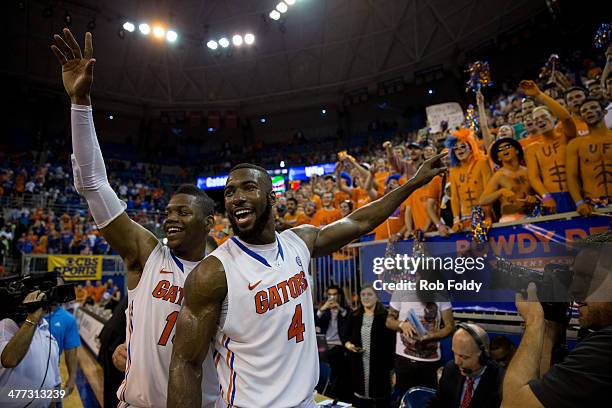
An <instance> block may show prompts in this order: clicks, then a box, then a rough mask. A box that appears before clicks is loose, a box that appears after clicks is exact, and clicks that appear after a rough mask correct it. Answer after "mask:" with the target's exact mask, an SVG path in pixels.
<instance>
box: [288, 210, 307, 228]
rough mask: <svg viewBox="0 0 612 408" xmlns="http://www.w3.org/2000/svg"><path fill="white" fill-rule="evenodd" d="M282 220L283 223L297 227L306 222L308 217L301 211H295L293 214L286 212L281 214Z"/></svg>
mask: <svg viewBox="0 0 612 408" xmlns="http://www.w3.org/2000/svg"><path fill="white" fill-rule="evenodd" d="M283 220H284V221H285V224H288V225H290V226H291V227H297V226H298V225H302V224H308V221H309V218H308V217H307V216H306V214H304V212H303V211H296V212H295V214H293V215H291V214H289V213H286V214H285V215H284V216H283Z"/></svg>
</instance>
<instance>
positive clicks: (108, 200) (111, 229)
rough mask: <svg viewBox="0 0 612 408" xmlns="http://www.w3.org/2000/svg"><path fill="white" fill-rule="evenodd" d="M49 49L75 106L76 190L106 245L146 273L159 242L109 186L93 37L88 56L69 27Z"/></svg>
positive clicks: (87, 39) (88, 38) (131, 266)
mask: <svg viewBox="0 0 612 408" xmlns="http://www.w3.org/2000/svg"><path fill="white" fill-rule="evenodd" d="M53 39H54V42H55V44H53V45H52V46H51V49H52V51H53V53H54V54H55V56H56V57H57V59H58V61H59V63H60V64H61V66H62V81H63V84H64V88H65V89H66V93H67V94H68V96H69V97H70V100H71V102H72V111H71V122H72V149H73V155H72V167H73V173H74V185H75V188H76V190H77V191H78V192H79V194H81V195H82V196H84V197H85V199H86V200H87V203H88V205H89V209H90V212H91V214H92V216H93V218H94V220H95V222H96V224H97V225H98V227H99V228H100V232H101V233H102V235H103V236H104V238H105V239H106V240H107V241H108V243H109V244H110V245H111V246H112V247H113V248H115V249H116V250H117V251H118V252H119V254H120V255H121V256H122V257H123V258H124V260H125V261H126V264H127V265H128V270H133V269H137V270H138V269H140V270H141V269H142V267H143V266H144V264H145V262H146V260H147V258H148V257H149V254H150V253H151V251H152V250H153V248H155V245H157V239H156V238H155V237H154V236H153V234H151V233H150V232H149V231H147V230H146V229H145V228H143V227H142V226H140V225H139V224H137V223H135V222H133V221H132V220H130V218H129V217H128V216H127V214H126V213H125V212H124V210H125V204H124V203H123V202H122V201H121V200H119V198H118V197H117V194H116V193H115V192H114V191H113V189H112V188H111V186H110V184H109V182H108V179H107V176H106V166H105V164H104V159H103V157H102V151H101V150H100V145H99V144H98V138H97V136H96V131H95V128H94V124H93V114H92V109H91V97H90V90H91V85H92V82H93V68H94V64H95V62H96V60H95V59H94V58H93V46H92V37H91V33H87V34H86V35H85V48H84V53H83V54H81V48H80V46H79V44H78V43H77V42H76V40H75V39H74V36H73V35H72V33H71V32H70V30H68V29H67V28H66V29H64V37H61V36H59V35H57V34H56V35H55V36H54V37H53Z"/></svg>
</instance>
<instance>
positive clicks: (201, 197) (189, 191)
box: [173, 184, 215, 218]
mask: <svg viewBox="0 0 612 408" xmlns="http://www.w3.org/2000/svg"><path fill="white" fill-rule="evenodd" d="M177 194H186V195H190V196H192V197H195V198H196V202H197V203H198V204H199V205H200V207H202V216H203V218H206V217H209V216H211V215H213V214H214V211H215V202H214V201H213V200H212V199H211V198H210V197H209V196H208V194H206V193H205V192H204V190H201V189H199V188H198V187H196V186H194V185H193V184H181V185H180V186H179V187H178V188H177V189H176V190H175V191H174V194H173V195H177Z"/></svg>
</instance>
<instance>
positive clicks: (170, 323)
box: [157, 310, 179, 346]
mask: <svg viewBox="0 0 612 408" xmlns="http://www.w3.org/2000/svg"><path fill="white" fill-rule="evenodd" d="M178 314H179V312H178V310H175V311H174V312H172V313H170V314H169V315H168V316H167V317H166V325H165V326H164V331H162V334H161V336H159V341H158V342H157V345H158V346H165V345H166V344H167V343H168V339H169V338H170V334H171V333H172V330H173V329H174V325H175V324H176V319H177V318H178ZM172 341H174V336H172Z"/></svg>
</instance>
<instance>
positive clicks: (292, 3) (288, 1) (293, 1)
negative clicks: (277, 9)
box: [284, 0, 295, 6]
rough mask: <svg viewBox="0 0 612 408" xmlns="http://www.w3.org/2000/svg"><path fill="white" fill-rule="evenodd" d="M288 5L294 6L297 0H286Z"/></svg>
mask: <svg viewBox="0 0 612 408" xmlns="http://www.w3.org/2000/svg"><path fill="white" fill-rule="evenodd" d="M284 1H285V3H287V5H288V6H293V5H294V4H295V0H284Z"/></svg>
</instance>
